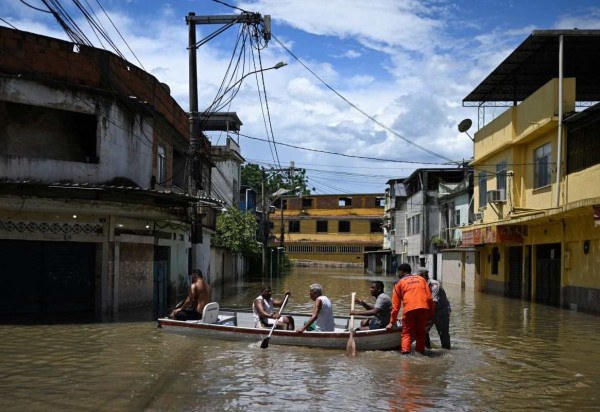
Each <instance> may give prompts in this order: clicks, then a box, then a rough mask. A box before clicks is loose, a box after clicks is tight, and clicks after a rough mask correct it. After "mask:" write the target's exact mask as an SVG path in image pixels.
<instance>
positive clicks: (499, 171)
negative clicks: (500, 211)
mask: <svg viewBox="0 0 600 412" xmlns="http://www.w3.org/2000/svg"><path fill="white" fill-rule="evenodd" d="M496 189H498V190H499V191H500V199H506V160H504V161H502V162H500V163H498V164H497V165H496Z"/></svg>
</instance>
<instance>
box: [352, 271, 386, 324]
mask: <svg viewBox="0 0 600 412" xmlns="http://www.w3.org/2000/svg"><path fill="white" fill-rule="evenodd" d="M371 296H373V297H374V298H375V299H376V300H375V305H371V304H369V303H367V302H365V301H364V300H362V299H359V298H355V299H354V302H355V303H358V304H359V305H361V306H362V307H363V308H365V309H366V310H365V311H360V310H352V311H350V315H351V316H352V315H354V316H373V317H372V318H370V319H365V320H363V321H362V322H361V323H360V329H361V330H369V329H383V328H385V327H386V326H387V324H388V323H389V322H390V313H391V310H392V301H391V300H390V298H389V296H388V295H386V294H385V293H384V292H383V282H382V281H380V280H374V281H373V282H371Z"/></svg>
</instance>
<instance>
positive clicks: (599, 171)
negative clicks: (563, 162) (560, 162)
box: [563, 165, 600, 203]
mask: <svg viewBox="0 0 600 412" xmlns="http://www.w3.org/2000/svg"><path fill="white" fill-rule="evenodd" d="M564 191H565V192H566V202H567V203H572V202H578V201H580V200H582V199H589V198H594V197H600V165H595V166H592V167H589V168H587V169H585V170H582V171H580V172H577V173H571V174H569V175H567V176H566V184H565V189H564ZM563 195H565V193H564V192H563Z"/></svg>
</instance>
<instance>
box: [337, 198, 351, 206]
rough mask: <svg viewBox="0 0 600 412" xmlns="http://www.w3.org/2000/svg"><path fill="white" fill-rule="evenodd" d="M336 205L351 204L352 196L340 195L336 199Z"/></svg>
mask: <svg viewBox="0 0 600 412" xmlns="http://www.w3.org/2000/svg"><path fill="white" fill-rule="evenodd" d="M338 206H340V207H344V206H352V198H351V197H340V198H339V199H338Z"/></svg>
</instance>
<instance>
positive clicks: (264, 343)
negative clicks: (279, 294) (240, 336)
mask: <svg viewBox="0 0 600 412" xmlns="http://www.w3.org/2000/svg"><path fill="white" fill-rule="evenodd" d="M289 297H290V295H285V299H283V303H282V304H281V307H280V308H279V313H278V314H277V319H279V317H280V316H281V312H283V307H284V306H285V304H286V303H287V301H288V298H289ZM277 319H275V323H273V326H272V327H271V331H270V332H269V336H267V337H266V338H265V339H264V340H263V341H262V343H261V344H260V347H261V348H262V349H267V348H268V347H269V339H271V335H272V334H273V331H274V330H275V327H276V326H277Z"/></svg>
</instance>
